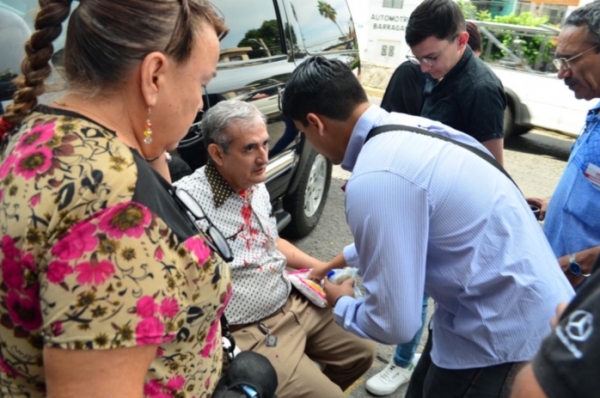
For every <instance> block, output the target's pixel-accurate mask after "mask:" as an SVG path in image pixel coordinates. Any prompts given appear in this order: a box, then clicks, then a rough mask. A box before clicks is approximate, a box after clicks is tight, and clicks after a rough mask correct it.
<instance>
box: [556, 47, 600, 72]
mask: <svg viewBox="0 0 600 398" xmlns="http://www.w3.org/2000/svg"><path fill="white" fill-rule="evenodd" d="M596 47H598V45H595V46H594V47H591V48H588V49H587V50H585V51H582V52H580V53H579V54H577V55H573V56H572V57H571V58H568V59H567V58H564V57H561V58H555V59H553V60H552V63H553V64H554V67H555V68H556V69H558V70H559V71H560V70H569V69H571V61H573V60H574V59H576V58H579V57H581V56H582V55H583V54H585V53H587V52H588V51H592V50H593V49H595V48H596Z"/></svg>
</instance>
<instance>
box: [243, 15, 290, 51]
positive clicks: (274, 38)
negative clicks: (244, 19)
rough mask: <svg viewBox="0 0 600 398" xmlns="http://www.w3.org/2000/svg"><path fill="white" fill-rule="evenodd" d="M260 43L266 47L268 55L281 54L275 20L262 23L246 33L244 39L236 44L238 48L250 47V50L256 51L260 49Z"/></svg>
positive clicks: (277, 27) (279, 37)
mask: <svg viewBox="0 0 600 398" xmlns="http://www.w3.org/2000/svg"><path fill="white" fill-rule="evenodd" d="M261 41H262V42H263V43H265V45H266V46H267V49H266V50H268V52H269V53H270V55H277V54H281V36H280V35H279V26H278V25H277V20H276V19H271V20H268V21H264V22H263V23H262V25H261V26H260V28H258V29H250V30H249V31H247V32H246V34H245V35H244V38H243V39H242V40H240V42H239V43H238V47H252V49H254V50H258V49H259V48H260V47H261V44H260V42H261Z"/></svg>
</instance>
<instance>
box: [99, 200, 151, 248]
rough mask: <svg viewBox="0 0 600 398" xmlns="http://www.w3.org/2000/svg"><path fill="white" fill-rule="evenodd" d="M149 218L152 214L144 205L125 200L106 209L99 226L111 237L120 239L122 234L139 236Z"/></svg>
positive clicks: (133, 236)
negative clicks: (125, 201)
mask: <svg viewBox="0 0 600 398" xmlns="http://www.w3.org/2000/svg"><path fill="white" fill-rule="evenodd" d="M151 219H152V215H151V214H150V212H149V211H148V210H146V209H145V208H144V207H142V206H140V205H139V204H137V203H134V202H127V203H123V204H120V205H117V206H113V207H111V208H110V209H109V210H108V211H106V212H105V213H104V214H103V216H102V220H101V221H100V224H99V227H100V229H101V230H102V231H106V233H107V234H108V236H109V237H111V238H116V239H121V238H122V237H123V235H125V236H129V237H132V238H139V237H140V236H142V234H143V233H144V229H145V228H146V227H147V226H148V224H150V220H151Z"/></svg>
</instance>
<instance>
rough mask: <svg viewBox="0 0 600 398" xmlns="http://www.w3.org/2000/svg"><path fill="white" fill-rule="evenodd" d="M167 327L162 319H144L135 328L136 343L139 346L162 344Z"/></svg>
mask: <svg viewBox="0 0 600 398" xmlns="http://www.w3.org/2000/svg"><path fill="white" fill-rule="evenodd" d="M164 331H165V325H163V323H162V322H161V321H160V319H158V318H155V317H151V318H144V319H143V320H142V321H141V322H140V323H138V324H137V326H136V327H135V335H136V338H135V340H136V342H137V344H138V345H146V344H160V343H162V342H163V337H164Z"/></svg>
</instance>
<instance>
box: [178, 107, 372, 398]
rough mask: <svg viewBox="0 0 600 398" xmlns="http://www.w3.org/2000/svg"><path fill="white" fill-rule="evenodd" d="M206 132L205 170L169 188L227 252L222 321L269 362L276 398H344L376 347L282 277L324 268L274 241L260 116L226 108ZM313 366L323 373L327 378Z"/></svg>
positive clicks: (210, 115) (213, 115) (213, 114)
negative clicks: (216, 233)
mask: <svg viewBox="0 0 600 398" xmlns="http://www.w3.org/2000/svg"><path fill="white" fill-rule="evenodd" d="M202 132H203V134H204V143H205V146H206V148H207V150H208V153H209V155H210V157H209V159H210V160H209V162H208V164H207V165H206V166H204V167H202V168H200V169H198V170H196V171H195V172H194V173H193V174H192V175H191V176H188V177H185V178H183V179H182V180H181V181H179V182H178V183H176V184H175V185H176V187H177V189H185V190H186V191H187V192H188V193H190V194H191V195H192V196H193V197H194V198H195V199H196V200H197V201H198V203H199V204H200V205H201V206H202V209H203V210H204V211H205V213H206V214H207V215H208V217H209V218H210V220H211V221H212V222H213V223H214V224H215V225H216V226H217V228H219V230H220V231H221V232H222V233H223V235H224V236H225V237H226V238H227V239H228V241H229V244H230V246H231V249H232V252H233V255H234V260H233V262H231V263H230V267H231V276H232V280H233V295H232V296H231V301H230V302H229V304H228V306H227V309H226V310H225V315H226V316H227V319H228V320H229V323H230V324H231V325H232V326H231V331H232V332H233V336H234V337H235V339H236V343H237V345H238V347H239V348H240V349H241V350H252V351H255V352H259V353H261V354H263V355H265V356H266V357H267V358H269V360H270V361H271V363H272V364H273V366H274V367H275V370H276V371H277V377H278V382H279V387H278V389H277V395H278V396H280V397H286V398H287V397H343V393H342V391H343V390H345V389H346V388H348V387H349V386H350V385H352V383H353V382H354V381H355V380H356V379H358V378H359V377H360V376H361V375H362V374H363V373H365V372H366V371H367V370H368V369H369V367H370V366H371V363H372V362H373V358H374V356H375V344H374V343H373V342H371V341H368V340H365V339H362V338H359V337H356V336H355V335H353V334H351V333H348V332H346V331H344V330H343V329H342V328H341V327H339V326H338V325H337V324H336V323H335V321H334V319H333V314H332V312H331V309H330V308H324V309H323V308H318V307H316V306H314V305H313V304H311V303H310V302H308V301H307V300H306V299H305V298H304V297H303V296H301V295H300V294H299V293H298V292H297V291H295V290H293V289H292V286H291V284H290V281H289V280H288V279H287V278H286V276H285V274H284V270H285V267H286V266H287V267H290V268H295V269H302V268H315V267H316V268H323V267H325V266H326V265H325V264H324V263H323V262H321V261H319V260H317V259H315V258H313V257H311V256H309V255H308V254H306V253H304V252H302V251H301V250H299V249H298V248H296V247H295V246H293V245H292V244H290V243H289V242H287V241H286V240H283V239H281V238H279V236H278V233H277V225H276V221H275V217H274V215H273V213H272V209H271V203H270V198H269V192H268V191H267V188H266V186H265V184H264V181H265V170H266V167H267V163H268V142H269V135H268V133H267V129H266V125H265V120H264V116H263V115H262V114H261V113H260V111H259V110H258V109H257V108H256V107H255V106H253V105H251V104H248V103H246V102H240V101H222V102H220V103H218V104H217V105H215V106H214V107H213V108H211V109H209V110H208V111H207V112H206V114H205V115H204V117H203V120H202ZM204 227H208V225H204ZM267 337H269V341H267ZM275 339H276V341H275ZM313 360H315V361H317V362H319V363H321V364H323V365H325V368H324V370H323V372H321V370H320V369H319V368H318V366H317V365H316V364H315V363H314V362H313Z"/></svg>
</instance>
